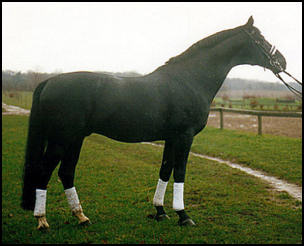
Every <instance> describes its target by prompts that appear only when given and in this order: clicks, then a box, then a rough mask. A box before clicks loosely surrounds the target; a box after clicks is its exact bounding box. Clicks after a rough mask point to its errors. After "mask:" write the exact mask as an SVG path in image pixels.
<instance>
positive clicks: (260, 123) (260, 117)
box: [258, 115, 262, 135]
mask: <svg viewBox="0 0 304 246" xmlns="http://www.w3.org/2000/svg"><path fill="white" fill-rule="evenodd" d="M258 135H262V116H261V115H258Z"/></svg>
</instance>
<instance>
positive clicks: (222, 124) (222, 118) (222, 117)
mask: <svg viewBox="0 0 304 246" xmlns="http://www.w3.org/2000/svg"><path fill="white" fill-rule="evenodd" d="M219 111H220V128H221V129H224V116H223V109H222V108H220V110H219Z"/></svg>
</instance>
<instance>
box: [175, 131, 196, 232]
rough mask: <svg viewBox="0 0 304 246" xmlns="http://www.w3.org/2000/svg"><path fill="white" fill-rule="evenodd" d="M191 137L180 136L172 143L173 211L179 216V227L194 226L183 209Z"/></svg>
mask: <svg viewBox="0 0 304 246" xmlns="http://www.w3.org/2000/svg"><path fill="white" fill-rule="evenodd" d="M192 141H193V136H191V135H187V134H185V135H182V136H180V137H178V138H177V140H176V142H175V143H174V156H175V157H174V159H175V161H174V173H173V176H174V184H173V209H174V210H175V211H176V213H177V214H178V216H179V221H178V224H179V225H181V226H182V225H187V226H194V225H195V223H194V222H193V220H192V219H190V217H189V216H188V215H187V214H186V212H185V208H184V182H185V175H186V165H187V161H188V156H189V152H190V148H191V145H192Z"/></svg>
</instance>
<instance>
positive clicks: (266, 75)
mask: <svg viewBox="0 0 304 246" xmlns="http://www.w3.org/2000/svg"><path fill="white" fill-rule="evenodd" d="M250 15H253V18H254V25H255V26H256V27H257V28H259V29H260V31H261V32H262V34H263V35H264V37H265V38H266V40H268V41H269V42H270V43H271V44H273V45H275V46H276V48H277V49H279V50H280V51H281V53H282V54H283V55H284V56H285V58H286V60H287V71H288V72H289V73H291V74H293V75H294V76H295V77H297V78H298V79H300V80H302V3H301V2H298V3H292V2H286V3H282V2H277V3H276V2H270V3H246V2H245V3H228V2H223V3H219V2H215V3H204V2H202V3H200V2H193V3H189V2H187V3H181V2H177V3H172V2H168V3H160V2H158V3H151V2H150V3H125V2H122V3H114V2H109V3H78V2H77V3H2V52H3V53H2V70H6V69H11V70H15V71H22V72H26V71H28V70H34V71H38V72H59V71H60V72H72V71H79V70H82V71H83V70H87V71H109V72H126V71H136V72H139V73H142V74H147V73H150V72H152V71H154V70H155V69H156V68H157V67H159V66H161V65H163V64H164V63H165V62H166V61H167V60H168V59H169V58H170V57H173V56H176V55H178V54H180V53H181V52H183V51H184V50H186V49H187V48H188V47H190V46H191V45H192V44H193V43H195V42H197V41H198V40H201V39H203V38H205V37H207V36H209V35H211V34H213V33H215V32H218V31H222V30H224V29H229V28H234V27H237V26H240V25H243V24H245V23H246V22H247V20H248V18H249V17H250ZM228 77H230V78H231V77H239V78H245V79H257V80H264V81H265V80H266V81H271V82H275V81H277V78H276V77H275V76H274V75H273V74H272V73H271V72H270V71H264V69H263V68H260V67H257V66H249V65H242V66H237V67H235V68H233V69H232V70H231V72H230V73H229V74H228Z"/></svg>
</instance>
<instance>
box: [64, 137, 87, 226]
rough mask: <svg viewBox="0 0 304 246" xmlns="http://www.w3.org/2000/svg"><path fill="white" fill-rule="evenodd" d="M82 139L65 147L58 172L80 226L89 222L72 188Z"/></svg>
mask: <svg viewBox="0 0 304 246" xmlns="http://www.w3.org/2000/svg"><path fill="white" fill-rule="evenodd" d="M83 139H84V138H81V139H78V140H77V141H75V142H73V143H71V144H70V145H69V146H68V147H67V149H66V153H65V156H64V157H63V159H62V163H61V165H60V168H59V171H58V176H59V177H60V179H61V181H62V184H63V187H64V192H65V194H66V197H67V200H68V203H69V206H70V208H71V210H72V213H73V215H74V216H76V217H77V218H78V220H79V223H80V224H88V223H90V220H89V218H88V217H86V216H85V215H84V214H83V210H82V206H81V204H80V201H79V198H78V195H77V192H76V189H75V187H74V174H75V168H76V164H77V162H78V159H79V154H80V149H81V146H82V143H83Z"/></svg>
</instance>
